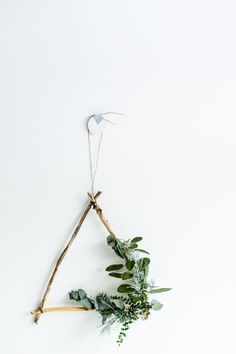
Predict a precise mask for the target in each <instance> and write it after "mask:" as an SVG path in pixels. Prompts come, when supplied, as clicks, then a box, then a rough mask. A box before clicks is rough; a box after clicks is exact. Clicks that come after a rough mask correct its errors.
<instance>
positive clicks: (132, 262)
mask: <svg viewBox="0 0 236 354" xmlns="http://www.w3.org/2000/svg"><path fill="white" fill-rule="evenodd" d="M134 265H135V261H133V260H130V261H127V262H126V263H125V266H126V268H127V269H128V270H132V269H133V268H134Z"/></svg>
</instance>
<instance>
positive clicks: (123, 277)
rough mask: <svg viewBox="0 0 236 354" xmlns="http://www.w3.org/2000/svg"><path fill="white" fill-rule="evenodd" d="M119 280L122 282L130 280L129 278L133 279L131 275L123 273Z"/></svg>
mask: <svg viewBox="0 0 236 354" xmlns="http://www.w3.org/2000/svg"><path fill="white" fill-rule="evenodd" d="M121 278H122V280H127V279H131V278H133V273H130V272H125V273H123V274H122V276H121Z"/></svg>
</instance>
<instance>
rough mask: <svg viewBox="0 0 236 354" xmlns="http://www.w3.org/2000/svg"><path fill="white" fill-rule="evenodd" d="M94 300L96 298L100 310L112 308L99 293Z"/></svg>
mask: <svg viewBox="0 0 236 354" xmlns="http://www.w3.org/2000/svg"><path fill="white" fill-rule="evenodd" d="M96 300H97V305H98V309H99V310H100V311H103V310H109V309H112V306H111V305H110V304H108V303H107V302H106V301H104V299H103V298H102V297H101V296H100V295H97V297H96Z"/></svg>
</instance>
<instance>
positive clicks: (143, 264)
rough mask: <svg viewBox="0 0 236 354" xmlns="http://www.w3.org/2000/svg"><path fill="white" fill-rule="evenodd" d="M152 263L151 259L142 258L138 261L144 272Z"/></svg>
mask: <svg viewBox="0 0 236 354" xmlns="http://www.w3.org/2000/svg"><path fill="white" fill-rule="evenodd" d="M149 263H150V258H140V259H138V260H137V264H138V266H139V268H140V269H141V270H144V269H145V268H146V267H147V266H148V265H149Z"/></svg>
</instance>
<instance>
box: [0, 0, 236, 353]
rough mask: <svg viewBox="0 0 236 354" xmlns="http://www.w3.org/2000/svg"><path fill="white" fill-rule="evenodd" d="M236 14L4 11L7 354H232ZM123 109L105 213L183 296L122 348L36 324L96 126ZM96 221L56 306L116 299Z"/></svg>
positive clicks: (108, 5) (218, 5)
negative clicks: (79, 293)
mask: <svg viewBox="0 0 236 354" xmlns="http://www.w3.org/2000/svg"><path fill="white" fill-rule="evenodd" d="M235 39H236V4H235V1H233V0H225V1H216V0H214V1H213V0H199V1H187V0H185V1H184V0H180V1H174V0H170V1H154V0H146V1H137V0H136V1H134V0H128V1H127V0H126V1H124V0H119V1H111V0H109V1H108V0H100V1H92V0H86V1H81V0H80V1H75V0H67V1H62V0H57V1H55V0H47V1H29V0H28V1H27V0H25V1H23V0H22V1H16V0H12V1H7V0H1V2H0V43H1V58H0V76H1V82H0V92H1V96H0V97H1V105H0V117H1V118H0V147H1V148H0V160H1V176H0V178H1V181H0V215H1V225H0V233H1V238H0V239H1V245H0V247H1V248H0V250H1V257H0V276H1V295H0V301H1V311H0V327H1V342H0V353H1V354H32V353H34V354H49V353H50V354H51V353H57V354H67V353H70V354H75V353H80V352H81V351H82V352H83V353H93V352H96V353H97V354H99V353H103V354H110V353H130V352H132V353H133V352H135V351H136V352H138V353H141V352H144V351H145V350H146V348H147V346H148V347H149V350H150V352H157V353H160V354H189V353H191V354H199V353H207V354H209V353H212V354H222V353H227V354H231V353H235V350H236V346H235V339H234V335H235V315H236V311H235V295H236V294H235V232H236V225H235V212H236V202H235V200H236V187H235V180H236V169H235V152H236V140H235V139H236V123H235V114H236V106H235V94H236V86H235V79H236V49H235ZM108 110H116V111H117V110H118V111H121V112H125V113H126V114H127V119H123V120H122V122H121V124H120V125H119V126H118V127H115V128H114V127H110V129H109V130H108V131H107V133H106V136H105V140H104V144H103V146H102V157H101V163H100V166H99V171H98V176H97V188H98V189H101V190H102V191H103V195H102V196H101V198H100V203H101V205H102V206H103V209H104V212H105V214H106V216H107V217H108V219H109V220H110V223H111V225H112V227H113V228H114V230H115V231H116V233H117V234H118V235H120V236H121V237H125V238H126V237H130V236H133V235H142V236H143V237H144V239H145V241H144V244H143V247H145V248H146V249H149V250H151V253H152V267H151V275H152V277H154V278H156V280H157V282H158V284H160V285H161V286H170V287H173V291H172V292H170V293H166V294H161V295H160V296H159V300H160V301H161V302H163V303H164V304H165V306H164V307H163V309H162V310H161V311H160V312H159V313H154V314H153V315H152V317H151V318H150V319H149V320H148V321H146V322H140V323H137V324H136V325H134V326H133V328H132V329H131V330H130V333H129V337H128V339H127V341H126V343H125V344H124V346H123V347H121V348H120V349H118V348H117V347H116V344H115V338H116V333H112V334H111V335H110V336H107V337H101V336H99V335H98V334H99V328H98V326H99V324H100V319H99V316H97V315H94V314H90V313H86V314H80V313H54V314H45V315H43V316H42V317H41V320H40V323H39V325H38V326H35V325H33V324H32V316H31V315H30V311H31V310H32V309H34V308H35V307H36V305H37V304H38V301H39V298H40V296H41V294H42V292H43V290H44V287H45V284H46V280H47V278H48V276H49V270H50V269H51V268H52V265H53V262H54V261H55V259H56V256H57V255H58V252H59V251H60V250H61V249H62V247H63V245H64V244H65V242H66V240H67V239H68V238H69V236H70V234H71V231H72V229H73V225H75V222H76V220H77V218H78V216H79V215H80V212H81V210H82V208H83V206H84V205H85V203H86V201H87V197H86V193H87V191H88V189H89V184H90V180H89V162H88V146H87V135H86V128H85V125H86V118H87V117H88V116H89V115H90V114H92V113H94V112H101V111H108ZM105 236H106V231H105V230H104V229H103V226H102V225H100V223H99V221H98V219H97V218H96V215H94V213H91V215H90V217H89V219H88V220H87V222H86V223H85V224H84V227H83V229H82V232H81V235H80V237H79V238H78V239H77V240H76V241H75V244H74V245H73V248H72V249H71V251H70V253H69V256H68V257H67V258H66V259H65V261H64V263H63V265H62V267H61V271H60V272H59V274H58V276H57V279H56V281H55V284H54V287H53V289H52V291H51V294H50V298H49V301H48V305H63V304H65V305H69V303H70V302H69V301H68V299H67V293H68V291H70V290H71V289H75V288H77V287H83V288H85V289H87V290H88V292H89V294H91V295H95V294H96V292H97V291H98V290H102V289H104V290H107V291H112V292H113V291H114V290H115V287H116V284H117V280H116V279H113V280H112V279H108V277H107V276H106V275H105V272H104V267H105V266H107V265H108V264H109V263H110V262H112V260H113V259H114V256H113V254H112V253H110V252H109V249H108V248H107V247H106V245H105Z"/></svg>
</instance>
